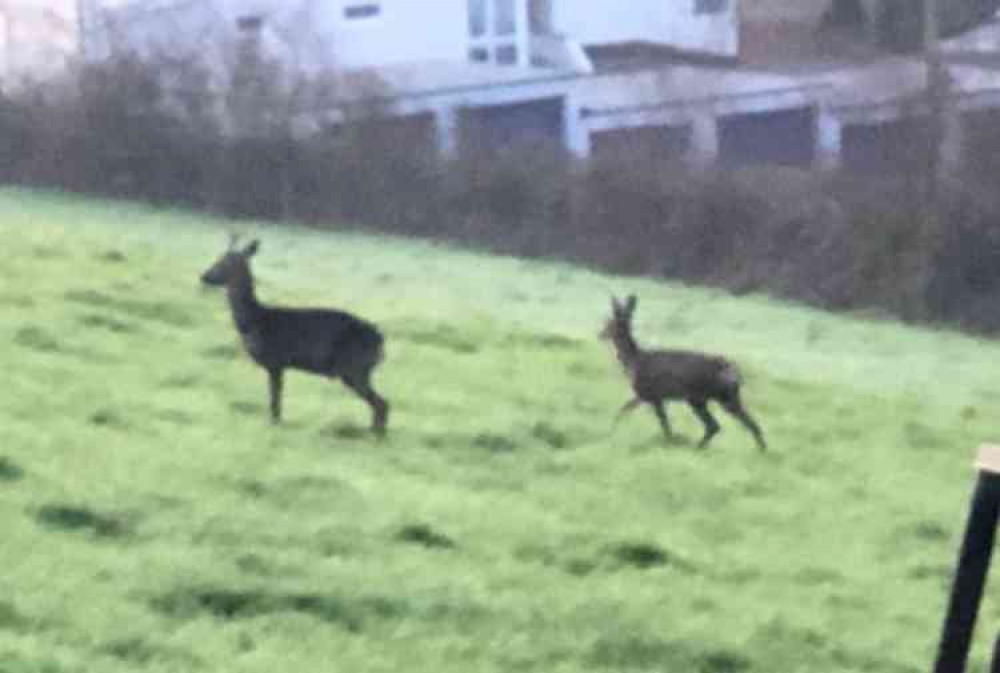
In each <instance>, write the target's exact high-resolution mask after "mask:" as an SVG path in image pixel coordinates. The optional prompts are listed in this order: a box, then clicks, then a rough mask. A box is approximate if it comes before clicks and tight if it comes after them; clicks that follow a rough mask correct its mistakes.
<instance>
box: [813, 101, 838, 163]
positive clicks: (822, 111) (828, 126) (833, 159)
mask: <svg viewBox="0 0 1000 673" xmlns="http://www.w3.org/2000/svg"><path fill="white" fill-rule="evenodd" d="M843 142H844V124H843V122H842V121H841V120H839V119H837V118H836V117H835V116H834V115H833V114H832V113H831V112H830V111H829V110H828V109H827V108H826V106H824V105H820V106H818V107H817V108H816V165H817V167H818V168H820V169H821V170H836V169H838V168H840V161H841V155H842V152H843Z"/></svg>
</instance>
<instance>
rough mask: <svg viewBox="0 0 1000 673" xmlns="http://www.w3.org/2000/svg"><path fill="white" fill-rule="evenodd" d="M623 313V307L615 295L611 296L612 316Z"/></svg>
mask: <svg viewBox="0 0 1000 673" xmlns="http://www.w3.org/2000/svg"><path fill="white" fill-rule="evenodd" d="M621 312H622V306H621V304H619V303H618V300H617V299H616V298H615V296H614V295H611V314H612V315H618V314H619V313H621Z"/></svg>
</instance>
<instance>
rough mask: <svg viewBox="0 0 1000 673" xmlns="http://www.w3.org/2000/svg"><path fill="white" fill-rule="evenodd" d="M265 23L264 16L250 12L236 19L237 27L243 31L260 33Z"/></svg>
mask: <svg viewBox="0 0 1000 673" xmlns="http://www.w3.org/2000/svg"><path fill="white" fill-rule="evenodd" d="M263 25H264V17H262V16H261V15H260V14H248V15H246V16H241V17H239V18H238V19H236V27H237V28H238V29H239V30H240V32H241V33H259V32H260V29H261V27H263Z"/></svg>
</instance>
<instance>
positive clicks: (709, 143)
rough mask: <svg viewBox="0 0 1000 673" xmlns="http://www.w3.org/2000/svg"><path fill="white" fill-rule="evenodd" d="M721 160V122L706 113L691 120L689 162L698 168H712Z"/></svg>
mask: <svg viewBox="0 0 1000 673" xmlns="http://www.w3.org/2000/svg"><path fill="white" fill-rule="evenodd" d="M718 159H719V122H718V119H716V117H715V115H713V114H711V113H709V112H705V113H702V114H699V115H698V116H697V117H695V118H694V119H692V120H691V146H690V147H689V148H688V161H689V162H690V163H691V164H692V165H694V166H695V167H697V168H710V167H712V166H713V165H714V164H715V162H716V161H718Z"/></svg>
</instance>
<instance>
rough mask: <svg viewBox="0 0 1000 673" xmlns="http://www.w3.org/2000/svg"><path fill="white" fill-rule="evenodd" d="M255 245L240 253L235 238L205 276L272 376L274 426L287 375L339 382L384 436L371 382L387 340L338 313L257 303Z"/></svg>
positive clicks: (385, 408)
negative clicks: (364, 407)
mask: <svg viewBox="0 0 1000 673" xmlns="http://www.w3.org/2000/svg"><path fill="white" fill-rule="evenodd" d="M259 247H260V243H259V242H258V241H256V240H254V241H252V242H250V243H249V244H248V245H247V246H246V247H244V248H242V249H240V248H239V246H238V245H237V239H236V237H235V236H233V237H232V238H231V239H230V242H229V248H228V249H227V250H226V251H225V252H224V253H223V254H222V256H221V257H219V259H218V260H217V261H216V262H215V263H214V264H213V265H212V266H211V267H209V269H208V270H207V271H205V272H204V273H203V274H202V275H201V281H202V282H203V283H205V284H206V285H215V286H225V288H226V293H227V295H228V298H229V308H230V310H231V312H232V315H233V322H234V323H235V324H236V330H237V331H238V332H239V334H240V340H241V341H242V342H243V346H244V348H246V351H247V353H249V355H250V357H251V358H253V361H254V362H256V363H257V364H258V365H260V366H261V367H263V368H264V369H265V370H266V371H267V375H268V382H269V389H270V395H271V420H272V421H273V422H275V423H277V422H279V421H280V420H281V393H282V382H283V378H284V372H285V370H286V369H299V370H302V371H305V372H309V373H311V374H318V375H320V376H326V377H329V378H339V379H340V380H341V381H342V382H343V383H344V385H345V386H347V387H348V388H349V389H350V390H352V391H353V392H354V393H355V394H357V395H358V397H360V398H361V399H363V400H364V401H365V402H367V403H368V406H369V407H371V410H372V430H373V431H374V432H375V434H377V435H379V436H381V435H384V434H385V429H386V423H387V421H388V417H389V404H388V403H387V402H386V401H385V399H383V398H382V397H381V396H380V395H379V394H378V393H377V392H375V389H374V388H373V387H372V383H371V376H372V371H373V370H374V369H375V367H376V365H378V363H379V362H381V361H382V357H383V341H384V340H383V337H382V334H381V333H380V332H379V330H378V329H377V328H376V327H375V326H374V325H372V324H371V323H369V322H366V321H364V320H362V319H360V318H358V317H356V316H353V315H351V314H350V313H346V312H344V311H338V310H333V309H312V308H287V307H279V306H267V305H265V304H262V303H260V302H259V301H258V300H257V295H256V292H255V290H254V279H253V274H252V273H251V271H250V258H251V257H253V255H254V254H255V253H256V252H257V250H258V249H259Z"/></svg>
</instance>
